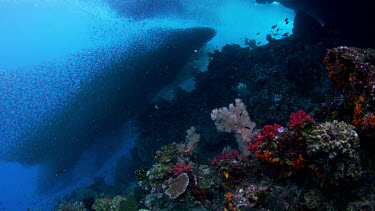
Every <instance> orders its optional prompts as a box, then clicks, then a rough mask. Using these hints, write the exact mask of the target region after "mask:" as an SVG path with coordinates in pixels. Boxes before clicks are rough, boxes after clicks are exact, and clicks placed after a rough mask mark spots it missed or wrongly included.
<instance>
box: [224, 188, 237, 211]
mask: <svg viewBox="0 0 375 211" xmlns="http://www.w3.org/2000/svg"><path fill="white" fill-rule="evenodd" d="M232 197H233V194H232V193H231V192H228V193H227V195H226V196H225V201H226V202H227V203H228V208H229V210H232V211H237V209H236V208H235V207H234V206H233V204H232Z"/></svg>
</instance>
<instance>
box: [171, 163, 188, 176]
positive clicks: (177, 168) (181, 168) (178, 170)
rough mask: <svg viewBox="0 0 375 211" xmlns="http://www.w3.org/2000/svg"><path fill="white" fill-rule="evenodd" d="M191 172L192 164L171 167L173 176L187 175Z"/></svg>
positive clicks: (178, 164) (179, 164)
mask: <svg viewBox="0 0 375 211" xmlns="http://www.w3.org/2000/svg"><path fill="white" fill-rule="evenodd" d="M192 171H193V164H192V163H189V164H188V165H187V166H185V165H184V164H183V163H176V166H175V167H173V172H174V175H175V176H178V175H180V174H182V173H188V172H192Z"/></svg>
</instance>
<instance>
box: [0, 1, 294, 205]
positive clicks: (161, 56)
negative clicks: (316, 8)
mask: <svg viewBox="0 0 375 211" xmlns="http://www.w3.org/2000/svg"><path fill="white" fill-rule="evenodd" d="M141 2H142V1H136V3H134V2H131V1H125V5H124V3H122V4H119V3H118V2H116V1H110V0H107V1H104V0H103V1H100V0H96V1H84V0H67V1H57V0H43V1H38V2H35V1H31V0H3V1H1V2H0V29H1V33H0V46H1V48H0V102H1V103H0V143H1V146H0V159H1V164H0V169H1V177H2V180H1V182H0V190H1V191H0V208H1V209H3V210H27V209H28V208H30V209H31V210H38V209H40V210H51V209H52V207H53V206H54V205H55V200H56V199H60V198H61V197H62V195H64V194H68V193H69V192H70V191H72V190H73V189H74V188H76V187H80V186H85V185H90V184H91V183H92V182H93V179H94V177H95V176H104V177H105V179H106V182H108V183H109V184H110V183H111V181H112V180H113V178H112V176H111V173H108V172H110V170H111V169H113V168H114V165H115V163H116V162H117V160H118V159H119V158H120V157H124V156H125V157H126V156H128V155H129V153H130V152H129V148H130V147H131V146H132V144H133V141H134V139H135V137H136V136H137V134H136V132H134V131H135V130H133V129H132V128H133V126H132V125H131V123H129V122H128V120H129V119H130V118H129V116H130V117H131V116H134V115H136V112H137V111H138V110H131V109H129V112H130V113H129V112H128V110H126V111H124V108H120V107H119V106H118V105H117V104H116V103H117V101H118V96H121V97H123V98H126V99H127V100H128V101H126V104H129V106H132V107H138V106H139V107H142V106H143V105H145V104H147V103H149V102H150V101H151V100H152V99H153V98H154V97H155V95H156V94H157V92H158V91H159V90H161V89H162V88H164V87H165V86H167V85H168V84H170V83H172V82H173V79H174V77H175V75H176V74H177V73H173V72H172V73H168V74H169V75H168V74H167V75H166V76H163V77H161V78H162V80H160V82H159V83H155V84H152V86H151V84H149V81H148V79H147V80H146V79H145V78H143V75H145V74H146V75H147V74H152V73H148V71H147V69H149V71H152V70H155V68H154V69H153V68H151V67H150V66H153V65H154V66H155V64H156V65H158V64H160V65H164V66H166V65H165V64H167V62H166V61H167V58H169V57H170V56H171V55H170V53H169V52H165V50H166V49H168V48H169V47H170V46H173V45H177V44H181V43H182V44H186V45H181V46H179V47H178V51H179V52H181V58H180V57H176V58H175V63H173V64H174V65H175V68H176V69H177V67H182V66H184V65H186V63H187V61H186V60H187V57H188V56H191V55H193V54H194V53H197V52H195V50H197V51H202V52H203V51H208V52H214V50H216V49H219V50H221V48H222V47H223V46H224V45H226V44H239V45H240V46H242V47H244V46H246V45H245V38H247V39H250V40H251V39H254V40H255V41H256V43H259V45H263V44H266V43H268V41H267V40H266V34H269V33H270V31H271V27H272V26H274V25H278V28H280V29H282V30H283V32H284V33H286V32H288V33H289V34H292V27H293V19H294V15H295V14H294V12H293V11H292V10H290V9H287V8H285V7H283V6H282V5H280V4H278V3H276V2H275V3H273V4H266V5H263V4H262V5H260V4H256V3H255V1H248V0H231V1H226V0H208V1H200V0H181V1H178V8H177V5H175V4H165V5H163V6H162V7H160V5H157V6H155V5H152V4H150V5H141ZM137 3H138V4H140V5H141V6H139V8H138V9H134V8H133V7H134V4H137ZM126 4H129V5H130V6H129V5H126ZM127 6H128V7H127ZM145 6H146V7H149V8H144V7H145ZM142 7H143V8H142ZM152 7H154V8H152ZM169 7H170V8H169ZM124 8H125V9H124ZM132 8H133V9H132ZM143 10H145V11H146V12H145V11H143ZM286 18H288V19H289V20H290V24H288V25H285V24H284V23H285V19H286ZM198 27H199V28H198ZM213 31H214V32H215V34H213ZM258 33H259V35H257V34H258ZM189 37H196V39H195V40H197V41H196V42H195V40H194V41H192V40H190V39H189ZM276 38H282V37H281V36H279V37H276ZM155 55H157V56H155ZM168 64H169V63H168ZM190 65H194V66H198V67H199V68H200V69H201V70H202V71H204V70H205V68H207V65H208V62H207V61H202V60H196V61H193V62H192V64H190ZM171 66H172V65H170V66H169V67H170V68H171ZM119 76H121V77H124V78H123V79H124V81H127V80H129V81H127V83H128V84H129V85H128V86H122V83H121V82H119V81H118V77H119ZM126 77H129V78H126ZM133 80H136V81H137V82H136V83H134V82H133V83H134V84H132V81H133ZM148 85H150V86H149V87H148ZM149 89H152V91H149ZM145 93H147V94H149V95H150V96H146V97H145V96H144V95H145ZM139 98H142V99H139ZM130 102H131V103H133V104H131V103H130ZM98 111H103V113H104V114H106V115H108V116H101V115H99V114H97V112H98ZM114 113H119V114H121V115H118V116H117V115H115V114H114ZM112 116H115V118H110V117H112ZM107 117H108V118H107ZM92 163H95V164H92Z"/></svg>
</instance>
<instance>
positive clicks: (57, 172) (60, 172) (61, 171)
mask: <svg viewBox="0 0 375 211" xmlns="http://www.w3.org/2000/svg"><path fill="white" fill-rule="evenodd" d="M64 172H66V169H63V170H58V171H55V174H56V177H57V176H58V175H59V174H62V173H64Z"/></svg>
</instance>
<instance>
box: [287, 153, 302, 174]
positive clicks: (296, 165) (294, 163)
mask: <svg viewBox="0 0 375 211" xmlns="http://www.w3.org/2000/svg"><path fill="white" fill-rule="evenodd" d="M303 161H304V160H303V157H302V155H299V157H298V159H297V160H295V159H294V158H292V160H291V161H290V162H291V163H292V167H293V168H294V169H295V170H299V169H302V168H304V167H305V164H304V162H303Z"/></svg>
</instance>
